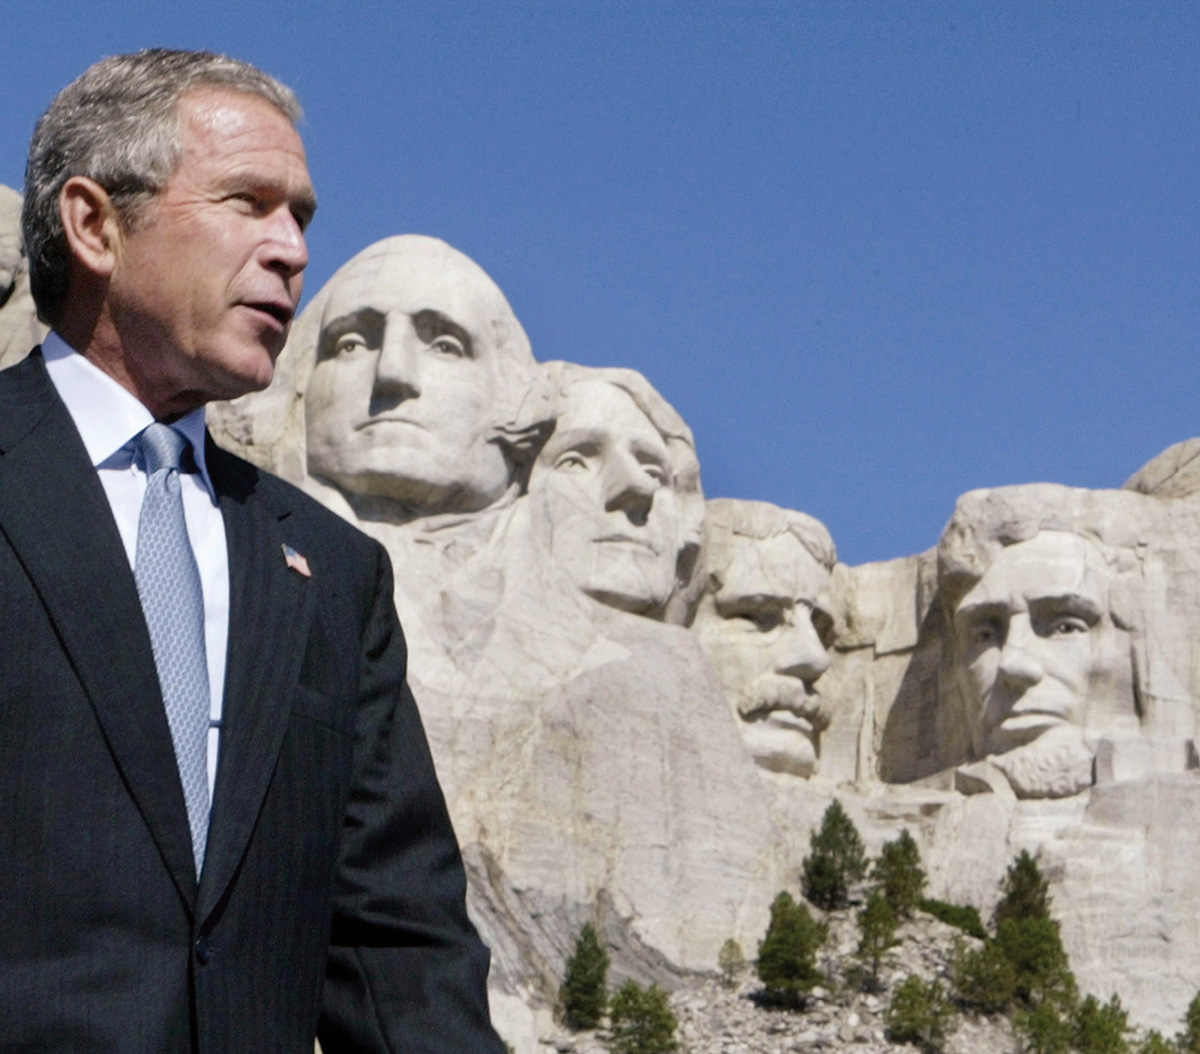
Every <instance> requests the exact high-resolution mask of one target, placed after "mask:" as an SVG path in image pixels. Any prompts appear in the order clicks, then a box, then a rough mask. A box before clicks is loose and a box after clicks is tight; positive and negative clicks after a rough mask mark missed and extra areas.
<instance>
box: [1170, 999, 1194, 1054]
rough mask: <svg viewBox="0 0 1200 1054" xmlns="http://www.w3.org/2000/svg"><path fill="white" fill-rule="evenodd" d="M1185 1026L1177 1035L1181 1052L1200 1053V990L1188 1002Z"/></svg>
mask: <svg viewBox="0 0 1200 1054" xmlns="http://www.w3.org/2000/svg"><path fill="white" fill-rule="evenodd" d="M1183 1026H1184V1027H1183V1031H1182V1032H1180V1033H1179V1035H1178V1036H1176V1037H1175V1044H1176V1046H1178V1047H1179V1051H1180V1054H1200V992H1197V993H1196V997H1195V998H1194V999H1193V1000H1192V1001H1191V1002H1190V1003H1189V1004H1188V1008H1187V1013H1186V1014H1185V1015H1184V1018H1183Z"/></svg>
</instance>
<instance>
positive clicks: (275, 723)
mask: <svg viewBox="0 0 1200 1054" xmlns="http://www.w3.org/2000/svg"><path fill="white" fill-rule="evenodd" d="M206 456H207V459H208V465H209V472H210V474H211V476H212V479H213V485H214V487H215V488H216V489H217V492H218V495H219V498H220V502H221V512H222V514H223V516H224V518H225V535H226V540H227V543H228V546H229V650H228V660H227V663H226V677H225V703H224V711H223V717H222V728H221V759H220V764H219V766H218V772H217V785H216V792H215V795H214V801H213V814H212V823H211V825H210V827H209V835H208V848H207V851H206V855H205V861H204V875H203V879H202V882H201V887H200V898H199V903H198V909H197V910H198V915H199V917H200V919H201V920H203V919H204V918H205V917H206V916H207V914H208V913H209V912H210V911H211V910H212V909H213V907H215V906H216V904H217V903H218V902H219V900H220V898H221V895H222V893H223V892H224V890H225V888H226V887H227V886H228V884H229V882H230V881H231V880H232V878H233V875H234V873H235V872H236V870H237V866H238V863H239V862H240V860H241V858H242V855H243V854H244V853H245V851H246V846H247V844H248V843H249V841H250V835H251V832H252V831H253V829H254V824H255V821H256V820H257V818H258V814H259V811H260V809H261V808H262V803H263V799H264V797H265V796H266V792H267V787H268V785H269V783H270V780H271V773H272V771H273V770H274V767H275V762H276V759H277V757H278V755H279V749H280V746H281V744H282V743H283V735H284V731H285V730H286V728H287V722H288V718H289V716H290V713H291V707H290V704H289V702H288V700H289V696H290V690H291V688H292V687H293V686H294V685H295V684H296V682H297V681H298V679H299V675H300V663H301V660H302V658H303V655H304V643H305V640H306V639H307V636H308V626H309V621H310V618H311V612H312V601H313V590H312V588H311V583H310V582H309V581H308V579H306V578H304V577H303V576H301V575H299V574H297V573H296V572H295V571H292V570H290V569H289V568H288V567H287V565H286V563H285V562H284V554H283V543H284V542H286V541H287V540H288V539H287V537H286V536H285V534H286V522H287V520H288V518H289V516H290V510H288V509H286V508H279V507H274V506H273V505H272V504H271V503H269V502H268V501H266V500H265V499H264V498H263V497H262V496H261V495H260V494H259V493H258V492H257V482H258V473H257V471H256V470H255V469H253V468H252V467H251V466H249V465H247V464H246V463H245V462H242V461H239V460H238V459H236V458H233V457H231V456H230V455H229V454H226V453H225V452H224V451H222V450H220V449H219V448H218V447H216V446H214V445H213V444H212V442H211V441H210V442H209V444H208V449H207V453H206Z"/></svg>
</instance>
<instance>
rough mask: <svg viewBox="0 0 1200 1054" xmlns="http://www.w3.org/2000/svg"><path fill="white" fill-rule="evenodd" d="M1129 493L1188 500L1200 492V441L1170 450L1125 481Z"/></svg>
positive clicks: (1176, 444) (1180, 445) (1191, 440)
mask: <svg viewBox="0 0 1200 1054" xmlns="http://www.w3.org/2000/svg"><path fill="white" fill-rule="evenodd" d="M1125 489H1126V490H1136V491H1137V492H1138V493H1139V494H1153V495H1155V496H1156V497H1159V498H1186V497H1187V496H1188V495H1189V494H1195V493H1197V492H1198V491H1200V439H1185V440H1183V442H1182V443H1175V444H1174V445H1173V446H1169V447H1167V449H1166V450H1164V451H1163V452H1162V453H1161V454H1159V455H1158V457H1156V458H1153V459H1152V460H1150V461H1148V462H1146V464H1144V465H1143V466H1142V467H1141V468H1140V469H1138V470H1137V471H1136V472H1135V473H1134V474H1133V475H1132V476H1130V477H1129V479H1127V480H1126V481H1125Z"/></svg>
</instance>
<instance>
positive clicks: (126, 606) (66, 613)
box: [0, 355, 196, 908]
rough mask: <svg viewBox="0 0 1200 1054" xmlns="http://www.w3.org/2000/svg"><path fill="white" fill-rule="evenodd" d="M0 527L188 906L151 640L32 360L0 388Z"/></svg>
mask: <svg viewBox="0 0 1200 1054" xmlns="http://www.w3.org/2000/svg"><path fill="white" fill-rule="evenodd" d="M0 532H3V534H4V535H5V536H6V537H7V538H8V541H9V543H10V544H11V545H12V548H13V550H14V552H15V553H16V555H17V557H18V559H20V561H21V563H22V565H23V566H24V568H25V571H26V573H27V574H28V575H29V578H30V580H31V581H32V582H33V585H34V587H35V588H36V589H37V591H38V594H39V596H40V597H41V599H42V603H43V604H44V605H45V607H46V611H47V612H48V614H49V617H50V619H51V621H52V622H53V623H54V625H55V628H56V629H57V631H58V634H59V638H60V640H61V641H62V645H63V648H64V649H65V651H66V653H67V656H68V658H69V660H70V662H71V664H72V666H73V667H74V669H75V672H76V675H77V676H78V678H79V681H80V683H81V684H82V685H83V689H84V691H85V692H86V694H87V697H88V699H89V700H90V702H91V705H92V707H93V709H94V710H95V713H96V717H97V720H98V721H99V723H100V727H101V729H102V731H103V733H104V736H105V739H106V740H107V742H108V746H109V749H110V750H111V752H112V756H113V758H114V760H115V761H116V764H117V766H118V767H119V769H120V770H121V773H122V775H123V777H124V779H125V782H126V784H127V786H128V787H129V790H130V794H131V795H132V797H133V799H134V801H135V802H136V804H137V807H138V809H139V811H140V812H141V814H142V816H143V818H144V819H145V822H146V826H147V827H148V828H149V829H150V834H151V836H152V837H153V839H154V841H155V843H156V844H157V845H158V848H159V851H160V852H161V854H162V857H163V860H164V861H165V863H166V866H167V868H168V870H169V871H170V873H171V876H172V878H173V879H174V882H175V885H176V886H177V887H178V889H179V892H180V895H181V896H182V897H183V900H184V902H185V903H186V904H187V905H188V906H189V908H190V907H192V906H193V905H194V903H195V898H196V876H195V868H194V864H193V862H192V842H191V834H190V832H189V830H188V825H187V811H186V808H185V806H184V800H183V788H182V786H181V784H180V782H179V771H178V768H177V767H176V763H175V752H174V748H173V747H172V745H171V732H170V728H169V727H168V725H167V718H166V712H165V710H164V708H163V703H162V694H161V691H160V689H159V684H158V675H157V673H156V671H155V667H154V656H153V653H152V652H151V650H150V636H149V633H148V632H147V630H146V623H145V619H144V617H143V615H142V608H141V604H140V602H139V600H138V596H137V586H136V585H135V583H134V579H133V574H132V572H131V571H130V569H129V561H128V558H127V557H126V555H125V550H124V547H123V546H122V544H121V539H120V535H119V534H118V532H117V526H116V523H115V521H114V520H113V517H112V511H111V509H110V507H109V504H108V499H107V497H106V496H105V494H104V489H103V487H101V485H100V481H99V478H98V476H97V475H96V471H95V469H94V468H93V467H92V464H91V462H90V460H89V459H88V456H87V451H86V450H85V449H84V446H83V441H82V440H81V439H80V437H79V433H78V432H77V431H76V429H75V426H74V423H73V422H72V421H71V417H70V415H69V414H68V413H67V411H66V408H65V407H64V406H63V405H62V403H61V401H60V400H59V398H58V394H57V393H56V392H55V391H54V386H53V385H52V384H51V383H50V379H49V377H48V376H47V374H46V370H45V366H44V364H43V362H42V358H41V356H40V355H34V356H31V357H30V358H29V359H27V360H25V361H24V362H22V363H20V364H19V365H17V366H15V367H13V368H12V369H11V370H8V371H5V377H4V384H3V386H2V387H0Z"/></svg>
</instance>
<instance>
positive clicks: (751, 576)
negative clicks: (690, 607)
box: [709, 531, 830, 600]
mask: <svg viewBox="0 0 1200 1054" xmlns="http://www.w3.org/2000/svg"><path fill="white" fill-rule="evenodd" d="M709 556H710V561H711V562H712V564H713V566H714V568H718V569H719V568H720V566H721V565H722V564H724V565H725V568H724V570H723V571H720V572H719V574H720V581H721V587H720V589H719V590H718V595H719V596H721V597H723V598H724V597H749V596H776V597H786V598H787V599H789V600H790V599H793V598H797V597H798V598H803V599H808V600H812V599H814V598H815V597H817V596H818V595H820V594H821V593H824V592H825V591H826V590H827V589H828V588H829V581H830V575H829V572H828V571H827V570H826V569H825V568H824V567H823V566H822V565H821V564H820V563H819V562H818V561H817V560H815V559H814V558H813V555H812V554H811V553H810V552H809V551H808V550H807V549H806V548H805V547H804V546H803V545H802V544H801V542H800V540H799V539H798V538H796V536H795V535H793V534H791V533H790V532H782V533H780V534H774V535H771V536H769V537H767V538H752V537H749V536H748V535H744V534H737V533H735V532H733V531H720V532H714V533H713V534H712V535H710V538H709Z"/></svg>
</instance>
